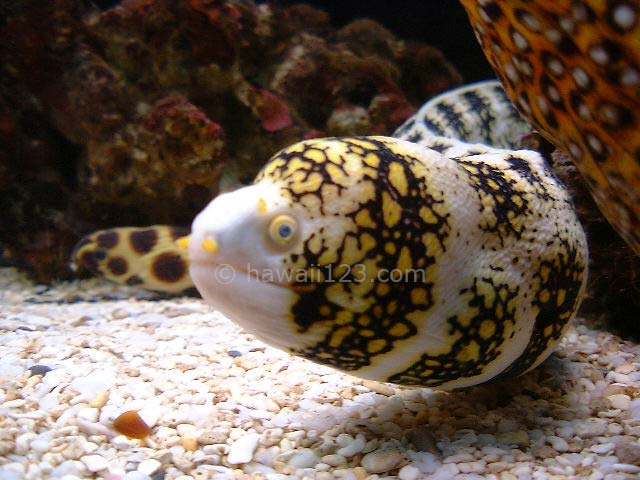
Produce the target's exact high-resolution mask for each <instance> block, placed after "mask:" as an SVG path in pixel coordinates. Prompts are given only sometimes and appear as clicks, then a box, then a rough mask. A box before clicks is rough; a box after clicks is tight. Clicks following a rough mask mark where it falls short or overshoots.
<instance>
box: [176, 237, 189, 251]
mask: <svg viewBox="0 0 640 480" xmlns="http://www.w3.org/2000/svg"><path fill="white" fill-rule="evenodd" d="M190 240H191V236H190V235H187V236H184V237H180V238H179V239H177V240H176V245H177V246H178V248H179V249H181V250H186V249H187V248H189V241H190Z"/></svg>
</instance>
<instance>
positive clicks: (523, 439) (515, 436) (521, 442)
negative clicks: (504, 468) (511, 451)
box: [496, 430, 529, 446]
mask: <svg viewBox="0 0 640 480" xmlns="http://www.w3.org/2000/svg"><path fill="white" fill-rule="evenodd" d="M496 439H497V440H498V441H499V442H500V443H509V444H511V443H513V444H515V445H518V446H525V445H528V444H529V435H527V432H525V431H524V430H517V431H515V432H499V433H497V434H496Z"/></svg>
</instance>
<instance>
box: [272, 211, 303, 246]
mask: <svg viewBox="0 0 640 480" xmlns="http://www.w3.org/2000/svg"><path fill="white" fill-rule="evenodd" d="M297 230H298V224H297V222H296V221H295V220H294V219H293V218H292V217H290V216H289V215H278V216H277V217H276V218H274V219H273V220H272V221H271V224H270V225H269V236H270V237H271V240H273V242H274V243H275V244H276V245H279V246H281V247H285V246H287V245H289V244H290V243H291V241H292V240H293V238H294V237H295V235H296V232H297Z"/></svg>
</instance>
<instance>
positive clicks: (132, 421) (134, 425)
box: [113, 410, 151, 439]
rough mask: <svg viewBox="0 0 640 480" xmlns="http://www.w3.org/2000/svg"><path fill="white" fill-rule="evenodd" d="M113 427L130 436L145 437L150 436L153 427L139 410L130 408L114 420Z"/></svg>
mask: <svg viewBox="0 0 640 480" xmlns="http://www.w3.org/2000/svg"><path fill="white" fill-rule="evenodd" d="M113 428H114V430H115V431H116V432H118V433H121V434H123V435H126V436H127V437H129V438H138V439H144V438H147V437H148V436H149V432H151V428H149V425H147V424H146V423H145V421H144V420H143V419H142V417H141V416H140V415H138V412H136V411H135V410H129V411H128V412H124V413H122V414H120V415H119V416H118V418H116V419H115V420H114V421H113Z"/></svg>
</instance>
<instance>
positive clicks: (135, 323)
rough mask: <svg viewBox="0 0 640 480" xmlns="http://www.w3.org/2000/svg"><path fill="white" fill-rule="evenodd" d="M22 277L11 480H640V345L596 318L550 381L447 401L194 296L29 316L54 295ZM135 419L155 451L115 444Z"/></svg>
mask: <svg viewBox="0 0 640 480" xmlns="http://www.w3.org/2000/svg"><path fill="white" fill-rule="evenodd" d="M12 271H13V270H11V269H8V270H7V269H4V270H1V271H0V304H2V305H3V309H2V312H0V322H2V325H3V326H5V324H6V329H4V330H0V355H1V358H2V360H3V361H2V363H0V376H2V378H3V382H2V385H1V386H0V410H1V412H0V455H1V456H2V458H3V460H5V462H4V463H3V462H0V463H3V464H2V465H0V478H2V479H3V480H4V479H5V478H7V479H9V480H13V479H14V478H15V479H16V480H18V479H20V480H21V479H23V478H26V479H37V478H56V479H64V480H80V479H83V478H93V477H96V478H97V477H100V478H105V479H109V480H157V479H159V478H166V479H167V480H195V479H204V478H207V479H209V478H210V479H211V480H223V479H226V478H238V479H243V480H244V479H248V478H262V479H264V480H286V479H287V478H292V479H294V478H297V479H299V480H303V479H304V480H307V479H308V480H311V479H315V480H336V479H345V480H347V479H348V480H365V479H366V480H382V479H384V478H398V479H399V480H423V479H425V480H427V479H428V480H476V479H478V480H479V479H481V478H484V479H486V480H521V479H522V480H546V479H553V480H569V479H574V478H584V479H585V480H627V479H629V478H635V477H638V475H640V467H638V466H637V465H640V442H639V441H638V439H639V437H640V422H639V421H640V398H634V397H635V396H637V395H635V392H636V391H637V390H638V389H639V388H640V368H639V366H640V349H639V348H638V346H637V345H634V344H633V343H631V342H620V341H619V339H617V337H614V336H612V335H610V334H609V333H607V332H604V331H597V330H592V329H589V328H587V327H586V326H584V325H582V324H580V323H579V322H578V323H577V324H576V326H574V327H572V328H570V329H569V332H568V334H567V335H566V337H565V339H564V340H563V342H562V344H561V346H560V347H559V348H558V350H557V353H556V354H555V355H554V356H552V357H551V359H550V360H549V361H548V362H546V363H545V364H544V365H543V366H542V367H540V368H539V369H537V370H536V371H534V372H532V373H529V374H527V375H524V376H522V377H519V378H518V379H513V380H506V381H505V382H504V383H502V384H500V387H499V388H496V385H489V386H480V387H475V388H474V389H472V390H468V391H461V392H452V393H443V392H435V391H431V390H429V389H404V388H396V387H394V386H391V385H387V384H381V383H377V382H369V381H362V380H358V379H354V378H353V377H349V376H345V375H342V374H340V373H338V372H335V371H333V370H331V369H329V368H326V367H323V366H319V365H314V364H311V363H309V362H306V361H304V360H300V359H297V358H295V357H291V356H289V355H287V354H286V353H283V352H279V351H278V350H275V349H272V348H269V347H266V346H264V345H263V344H261V343H260V342H258V341H257V340H255V339H254V338H253V337H251V335H249V334H247V333H244V332H242V331H241V330H240V329H239V328H238V327H237V326H235V325H233V324H232V323H231V322H229V321H228V320H226V319H225V318H224V317H222V316H221V315H220V314H219V313H217V312H213V311H212V310H211V309H210V308H209V307H207V306H206V305H204V304H202V303H201V302H200V301H198V300H195V299H182V298H180V299H174V300H155V301H152V302H149V301H147V300H146V299H145V298H148V297H142V296H138V294H137V293H136V294H135V295H132V293H131V290H129V291H128V292H127V293H126V294H122V293H113V292H120V290H119V289H121V288H122V287H119V286H111V285H108V284H104V285H103V286H100V287H99V288H101V289H103V290H101V291H104V292H108V293H105V294H104V295H103V296H102V297H100V298H102V299H109V300H106V301H97V302H96V301H92V302H78V303H68V302H64V301H60V302H58V301H57V300H56V298H62V299H64V298H67V297H64V296H61V297H56V296H55V295H67V294H68V292H67V293H56V292H65V288H66V289H67V290H68V288H69V287H68V286H66V287H55V286H54V287H51V288H50V289H48V290H47V293H46V295H47V298H48V299H53V300H52V303H47V304H43V303H42V302H40V303H37V302H36V303H33V304H31V303H24V301H23V300H16V299H24V298H34V299H40V297H38V296H37V295H39V294H36V293H34V292H35V290H34V289H33V287H32V286H31V285H30V284H29V283H28V282H26V281H22V280H20V279H19V277H16V276H15V275H14V274H13V273H11V272H12ZM4 272H9V273H8V274H4V275H3V273H4ZM7 279H9V280H7ZM82 282H88V283H86V284H88V285H98V283H96V281H95V280H86V281H85V280H83V281H82ZM92 282H93V283H92ZM82 284H83V285H85V283H82ZM95 288H96V287H90V288H85V287H82V288H81V291H82V293H77V292H74V293H73V295H75V296H76V297H78V296H80V295H82V296H84V297H81V298H92V296H95V295H96V294H95V293H94V292H95V291H96V290H95ZM114 289H115V290H114ZM28 295H31V297H27V296H28ZM171 312H174V313H171ZM29 315H33V316H34V317H32V320H29V318H30V317H29ZM43 318H46V319H47V320H46V323H44V321H41V320H40V319H43ZM12 319H15V320H12ZM12 322H13V323H12ZM212 339H215V341H212ZM33 345H37V356H26V357H25V354H24V352H28V351H30V349H33ZM583 346H584V347H586V348H583ZM231 350H234V351H235V352H237V353H238V354H239V355H238V356H236V357H233V356H231V355H227V352H229V351H231ZM587 352H591V353H587ZM36 362H37V363H36ZM30 365H31V366H32V367H36V366H37V365H43V366H48V367H50V368H51V369H52V370H50V371H47V372H44V371H43V373H42V374H37V373H38V370H37V369H34V368H32V369H29V366H30ZM45 370H46V369H45ZM522 392H526V393H522ZM126 411H136V412H138V413H139V415H140V417H141V418H142V419H143V421H144V422H145V423H146V425H147V427H153V429H152V430H151V431H149V430H148V428H146V429H145V431H146V433H145V435H146V438H143V439H135V438H127V437H126V436H124V435H118V434H117V432H115V431H114V429H113V421H114V419H115V418H116V417H117V416H118V414H120V413H122V412H126ZM34 432H38V433H37V434H36V433H34ZM247 437H248V438H247ZM514 447H515V448H514ZM443 462H446V463H443ZM230 466H231V468H229V467H230ZM639 478H640V477H639Z"/></svg>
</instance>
